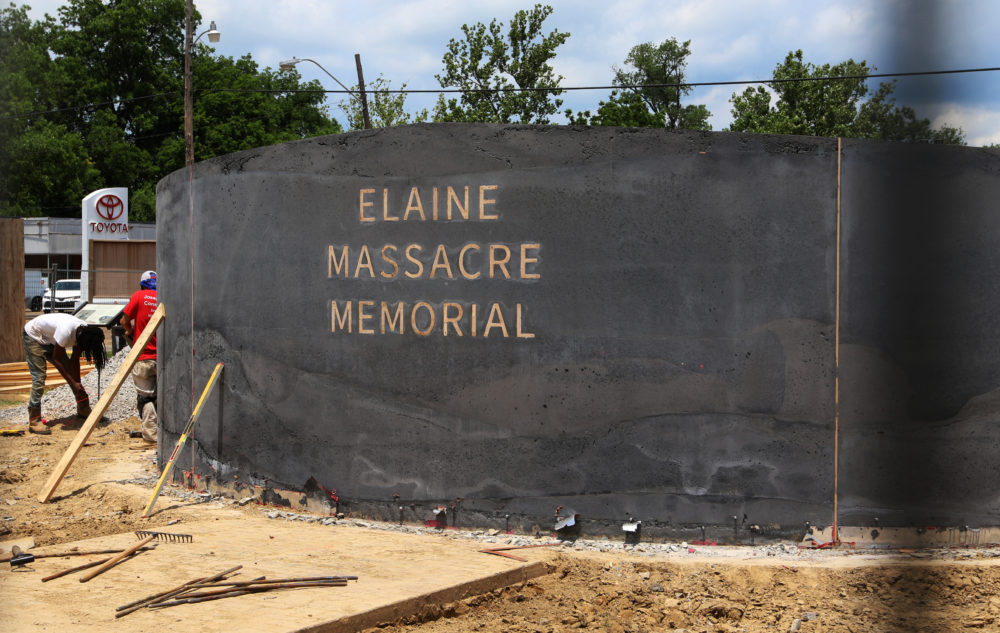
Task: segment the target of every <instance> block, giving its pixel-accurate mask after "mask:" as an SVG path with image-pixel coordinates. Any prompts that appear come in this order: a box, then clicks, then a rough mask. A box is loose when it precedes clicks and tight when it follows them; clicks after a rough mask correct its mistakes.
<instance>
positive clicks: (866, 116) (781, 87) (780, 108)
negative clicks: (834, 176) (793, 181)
mask: <svg viewBox="0 0 1000 633" xmlns="http://www.w3.org/2000/svg"><path fill="white" fill-rule="evenodd" d="M802 57H803V55H802V51H801V50H798V51H794V52H790V53H788V55H787V56H786V57H785V61H784V62H783V63H781V64H779V65H778V66H777V67H776V68H775V69H774V73H773V75H772V78H773V79H778V80H796V79H805V78H813V79H815V78H819V77H833V76H845V77H852V78H850V79H834V80H827V81H785V82H781V83H774V84H771V91H773V93H774V94H775V95H776V96H777V100H776V102H775V103H774V104H773V105H772V104H771V92H770V91H768V90H767V89H765V88H764V87H762V86H755V87H752V88H747V89H746V90H744V91H743V92H742V93H740V94H733V96H732V98H731V99H730V102H731V103H732V104H733V109H732V113H733V123H732V124H731V125H730V127H729V129H730V130H731V131H734V132H759V133H767V134H803V135H807V136H845V137H854V138H873V139H882V140H894V141H910V142H921V141H922V142H935V143H952V144H962V145H964V144H965V137H964V134H963V133H962V130H961V129H958V128H952V127H947V126H945V127H943V128H941V129H939V130H935V129H932V128H931V125H930V121H928V120H927V119H918V118H917V116H916V113H915V112H914V111H913V109H912V108H910V107H907V106H901V107H897V106H896V104H895V99H894V98H893V96H892V92H893V89H894V84H892V83H881V84H879V87H878V89H877V90H875V92H874V93H872V94H871V95H870V96H869V88H868V85H867V81H866V79H865V77H866V76H867V75H868V74H870V73H872V72H874V70H875V68H874V67H869V66H868V64H867V62H865V61H861V62H856V61H854V60H853V59H848V60H847V61H844V62H840V63H839V64H834V65H830V64H823V65H822V66H816V65H815V64H812V63H806V62H803V61H802Z"/></svg>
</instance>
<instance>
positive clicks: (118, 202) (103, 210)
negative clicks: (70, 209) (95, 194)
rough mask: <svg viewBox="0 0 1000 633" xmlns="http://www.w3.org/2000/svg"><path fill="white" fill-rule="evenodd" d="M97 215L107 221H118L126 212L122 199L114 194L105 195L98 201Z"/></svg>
mask: <svg viewBox="0 0 1000 633" xmlns="http://www.w3.org/2000/svg"><path fill="white" fill-rule="evenodd" d="M95 206H96V207H97V215H99V216H101V217H102V218H104V219H105V220H108V221H110V220H117V219H118V218H120V217H121V215H122V213H124V212H125V204H124V203H123V202H122V199H121V198H119V197H118V196H116V195H114V194H111V193H109V194H105V195H103V196H101V197H100V198H99V199H98V200H97V204H96V205H95Z"/></svg>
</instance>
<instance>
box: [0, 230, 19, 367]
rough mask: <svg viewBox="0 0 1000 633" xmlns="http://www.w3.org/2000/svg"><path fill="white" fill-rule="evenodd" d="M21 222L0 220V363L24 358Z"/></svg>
mask: <svg viewBox="0 0 1000 633" xmlns="http://www.w3.org/2000/svg"><path fill="white" fill-rule="evenodd" d="M23 329H24V220H23V219H21V218H0V361H3V362H7V361H14V360H20V359H23V358H24V344H23V343H22V342H21V332H22V330H23Z"/></svg>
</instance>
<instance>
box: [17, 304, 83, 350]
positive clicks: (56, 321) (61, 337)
mask: <svg viewBox="0 0 1000 633" xmlns="http://www.w3.org/2000/svg"><path fill="white" fill-rule="evenodd" d="M81 325H87V322H86V321H84V320H83V319H78V318H77V317H75V316H72V315H69V314H60V313H58V312H53V313H51V314H43V315H41V316H36V317H35V318H34V319H32V320H30V321H28V322H27V323H25V324H24V331H25V332H26V333H27V335H28V336H30V337H31V338H33V339H35V340H36V341H38V342H39V343H41V344H42V345H58V346H59V347H62V348H65V349H69V348H70V347H73V346H74V345H76V330H77V328H78V327H80V326H81Z"/></svg>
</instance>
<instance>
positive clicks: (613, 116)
mask: <svg viewBox="0 0 1000 633" xmlns="http://www.w3.org/2000/svg"><path fill="white" fill-rule="evenodd" d="M690 54H691V41H690V40H688V41H686V42H683V43H678V42H677V40H676V39H675V38H670V39H669V40H664V41H663V42H661V43H660V44H654V43H653V42H646V43H644V44H638V45H636V46H633V47H632V50H630V51H629V53H628V56H627V57H626V58H625V63H626V64H627V65H628V66H630V67H631V70H623V69H621V68H615V69H614V70H615V77H614V79H613V82H614V84H615V85H616V86H620V87H619V89H618V90H614V91H612V92H611V96H610V97H609V98H608V100H607V101H601V102H600V104H599V106H598V108H597V112H596V113H595V114H591V113H590V111H589V110H585V111H583V112H581V113H577V114H574V113H573V111H572V110H566V118H568V119H569V121H570V123H571V124H575V125H614V126H625V127H667V128H670V129H685V130H711V129H712V126H711V124H710V123H709V122H708V117H709V116H711V113H710V112H709V111H708V108H706V107H705V106H704V105H687V106H685V105H682V104H681V98H682V97H683V96H685V95H687V94H689V93H690V92H691V88H690V87H687V86H683V85H680V84H683V83H684V69H685V68H686V67H687V58H688V55H690Z"/></svg>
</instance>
